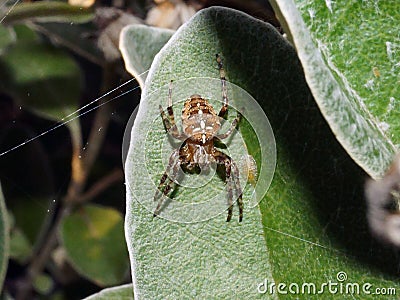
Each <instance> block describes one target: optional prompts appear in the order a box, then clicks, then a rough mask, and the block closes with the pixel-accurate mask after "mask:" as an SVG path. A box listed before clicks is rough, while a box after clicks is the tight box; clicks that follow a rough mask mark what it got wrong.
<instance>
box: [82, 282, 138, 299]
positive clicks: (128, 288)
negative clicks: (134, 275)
mask: <svg viewBox="0 0 400 300" xmlns="http://www.w3.org/2000/svg"><path fill="white" fill-rule="evenodd" d="M109 299H115V300H133V299H134V297H133V285H132V284H131V283H129V284H124V285H121V286H115V287H111V288H107V289H104V290H102V291H100V292H98V293H96V294H94V295H91V296H90V297H87V298H85V300H109Z"/></svg>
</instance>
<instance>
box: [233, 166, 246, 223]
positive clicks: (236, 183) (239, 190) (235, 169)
mask: <svg viewBox="0 0 400 300" xmlns="http://www.w3.org/2000/svg"><path fill="white" fill-rule="evenodd" d="M239 176H240V174H239V169H238V167H237V165H236V164H235V162H234V161H232V178H233V186H234V187H235V189H236V196H237V197H238V198H237V204H238V206H239V222H242V220H243V199H242V193H243V192H242V188H241V186H240V181H239V179H240V178H239Z"/></svg>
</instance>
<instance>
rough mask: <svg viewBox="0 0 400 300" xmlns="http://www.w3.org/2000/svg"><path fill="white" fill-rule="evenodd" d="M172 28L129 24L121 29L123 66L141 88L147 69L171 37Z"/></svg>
mask: <svg viewBox="0 0 400 300" xmlns="http://www.w3.org/2000/svg"><path fill="white" fill-rule="evenodd" d="M173 33H174V31H173V30H169V29H162V28H156V27H150V26H146V25H130V26H126V27H125V28H124V29H123V30H122V31H121V35H120V36H121V38H120V49H121V53H122V56H123V57H124V58H129V59H125V67H126V69H127V71H128V72H129V73H131V74H132V75H133V76H134V77H135V78H136V80H137V81H138V82H139V84H140V86H141V87H142V88H143V85H144V81H145V80H146V76H144V75H143V74H142V73H143V72H145V71H147V70H148V69H149V68H150V66H151V63H152V62H153V58H154V56H155V55H156V54H157V53H158V52H159V51H160V49H161V48H162V47H163V46H164V45H165V43H166V42H167V41H168V40H169V39H170V38H171V36H172V34H173Z"/></svg>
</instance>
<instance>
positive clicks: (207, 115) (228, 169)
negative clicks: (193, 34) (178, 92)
mask: <svg viewBox="0 0 400 300" xmlns="http://www.w3.org/2000/svg"><path fill="white" fill-rule="evenodd" d="M217 63H218V67H219V71H220V78H221V85H222V98H223V105H222V108H221V110H220V111H219V113H218V115H217V113H216V112H215V110H214V108H213V106H212V105H211V104H210V103H209V102H208V100H207V99H205V98H203V97H201V96H200V95H197V94H194V95H192V96H190V97H189V98H188V99H187V100H186V101H185V104H184V107H183V110H182V132H179V130H178V127H177V126H176V124H175V118H174V113H173V110H172V97H171V96H172V81H171V83H170V87H169V96H168V107H167V112H168V116H167V114H166V113H165V112H164V110H163V109H162V107H161V105H160V113H161V117H162V119H163V123H164V126H165V129H166V131H167V132H168V133H169V134H171V135H172V136H173V137H174V138H176V139H179V140H181V141H183V143H182V144H181V146H180V147H179V148H178V149H175V150H174V151H173V152H172V154H171V156H170V159H169V163H168V165H167V168H166V170H165V172H164V174H163V176H162V177H161V180H160V184H159V186H158V190H157V192H156V194H155V196H154V200H156V201H157V199H158V198H160V199H159V200H158V205H157V207H156V209H155V211H154V216H156V215H158V213H159V211H160V208H161V204H162V202H163V198H162V195H168V193H169V192H170V191H171V190H172V188H173V186H174V185H175V182H174V181H175V180H176V177H177V175H178V171H179V168H180V167H182V168H183V169H184V170H189V171H190V170H193V169H195V168H200V169H207V168H208V167H209V166H210V165H211V164H212V163H216V164H218V165H224V166H225V182H226V189H227V195H228V217H227V221H230V219H231V218H232V210H233V193H234V192H235V193H236V196H237V203H238V206H239V221H240V222H241V221H242V218H243V201H242V189H241V187H240V182H239V170H238V168H237V166H236V164H235V163H234V162H233V161H232V159H231V158H230V157H229V156H228V155H227V154H225V153H224V152H222V151H220V150H218V149H217V148H216V147H215V145H214V142H215V141H216V140H223V139H225V138H227V137H229V136H230V135H231V134H232V133H233V131H234V129H235V128H236V126H237V124H238V123H239V121H240V114H239V113H238V115H237V117H236V118H235V119H234V120H233V122H232V124H231V126H230V128H229V129H228V131H227V132H225V133H223V134H220V133H219V130H220V128H221V122H220V120H221V118H223V117H224V116H225V114H226V113H227V111H228V96H227V89H226V79H225V72H224V69H223V66H222V61H221V58H220V57H219V55H218V54H217ZM168 175H170V176H169V177H168ZM167 179H168V181H167ZM161 192H162V194H161Z"/></svg>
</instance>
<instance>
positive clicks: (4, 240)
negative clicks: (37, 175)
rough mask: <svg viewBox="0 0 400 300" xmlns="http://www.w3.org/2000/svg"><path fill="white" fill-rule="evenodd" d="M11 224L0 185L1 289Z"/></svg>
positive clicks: (0, 287)
mask: <svg viewBox="0 0 400 300" xmlns="http://www.w3.org/2000/svg"><path fill="white" fill-rule="evenodd" d="M9 231H10V229H9V224H8V215H7V209H6V204H5V201H4V196H3V191H2V189H1V185H0V290H2V288H3V282H4V278H5V276H6V272H7V265H8V256H9V254H10V250H9V247H10V246H9V244H10V241H9Z"/></svg>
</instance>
